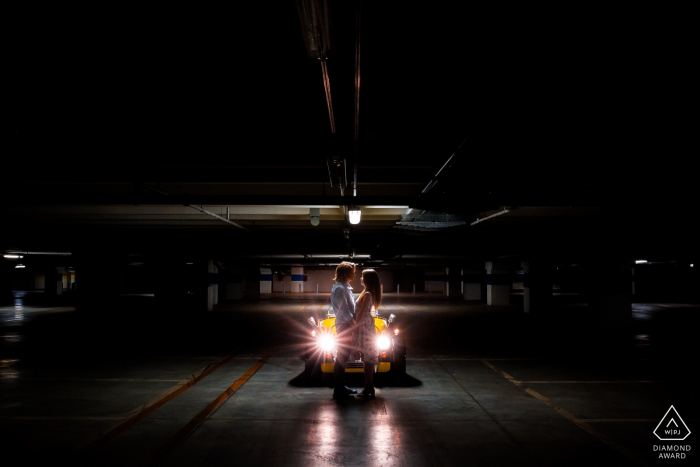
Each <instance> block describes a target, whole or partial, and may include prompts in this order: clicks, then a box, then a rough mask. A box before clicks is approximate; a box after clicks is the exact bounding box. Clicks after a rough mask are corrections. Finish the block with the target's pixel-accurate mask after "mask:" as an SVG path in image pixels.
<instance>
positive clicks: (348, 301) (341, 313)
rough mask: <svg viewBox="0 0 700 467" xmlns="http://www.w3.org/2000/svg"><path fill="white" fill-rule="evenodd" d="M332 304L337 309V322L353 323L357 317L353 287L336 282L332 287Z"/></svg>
mask: <svg viewBox="0 0 700 467" xmlns="http://www.w3.org/2000/svg"><path fill="white" fill-rule="evenodd" d="M331 306H333V309H334V310H335V322H336V323H352V322H353V321H354V319H355V299H354V298H353V297H352V287H350V286H349V285H347V284H344V283H342V282H336V283H335V284H333V288H332V289H331Z"/></svg>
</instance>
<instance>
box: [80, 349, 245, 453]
mask: <svg viewBox="0 0 700 467" xmlns="http://www.w3.org/2000/svg"><path fill="white" fill-rule="evenodd" d="M239 351H240V348H239V349H237V350H236V351H234V352H231V353H230V354H228V355H227V356H226V357H224V358H223V359H222V360H220V361H218V362H217V363H215V364H213V365H207V366H206V367H204V368H203V369H202V370H200V371H198V372H197V373H195V374H193V375H192V378H188V379H186V380H184V381H181V382H180V383H179V384H176V385H175V386H173V387H172V388H170V389H168V390H167V391H165V392H163V393H162V394H160V395H158V396H156V397H155V398H154V399H152V400H151V401H150V402H147V403H146V404H144V405H143V406H141V407H138V408H136V409H134V410H132V411H131V412H130V413H129V414H127V415H126V417H123V419H122V421H121V422H119V423H117V424H116V425H115V426H113V427H112V428H110V429H109V430H108V431H107V432H106V433H105V434H104V435H102V436H101V437H100V438H98V439H96V440H95V441H93V442H91V443H89V444H87V445H86V446H84V447H82V448H80V449H78V452H80V451H91V450H94V449H96V448H98V447H100V446H103V445H104V444H106V443H107V442H109V441H110V440H112V439H114V438H116V437H117V436H119V435H120V434H122V433H124V432H125V431H126V430H128V429H129V428H131V427H132V426H133V425H134V424H135V423H136V422H138V421H139V420H142V419H144V418H146V417H147V416H148V415H150V414H152V413H153V412H154V411H155V410H157V409H158V408H159V407H162V406H163V405H165V404H166V403H167V402H169V401H171V400H173V399H175V398H176V397H177V396H179V395H180V394H182V393H183V392H185V391H187V390H188V389H189V388H191V387H192V386H194V385H195V384H197V383H198V382H200V381H202V380H203V379H204V378H206V377H207V376H209V375H210V374H212V373H214V372H215V371H216V370H218V369H219V368H221V367H222V366H223V365H224V364H226V363H227V362H229V361H230V360H231V359H232V358H233V357H234V356H235V355H236V354H237V353H238V352H239Z"/></svg>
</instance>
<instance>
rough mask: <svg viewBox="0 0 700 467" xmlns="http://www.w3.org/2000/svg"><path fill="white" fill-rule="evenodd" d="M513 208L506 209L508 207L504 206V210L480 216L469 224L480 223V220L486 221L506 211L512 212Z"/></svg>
mask: <svg viewBox="0 0 700 467" xmlns="http://www.w3.org/2000/svg"><path fill="white" fill-rule="evenodd" d="M512 210H513V208H511V209H506V207H505V206H503V211H500V212H497V213H496V214H491V215H490V216H486V217H482V218H481V219H478V218H477V219H476V220H475V221H474V222H472V223H471V224H469V225H476V224H478V223H480V222H484V221H486V220H489V219H493V218H494V217H497V216H502V215H503V214H505V213H507V212H510V211H512Z"/></svg>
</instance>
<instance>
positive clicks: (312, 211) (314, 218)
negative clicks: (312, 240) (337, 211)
mask: <svg viewBox="0 0 700 467" xmlns="http://www.w3.org/2000/svg"><path fill="white" fill-rule="evenodd" d="M309 216H310V217H311V225H313V226H314V227H316V226H317V225H318V224H320V221H319V220H318V218H319V217H320V216H321V209H320V208H309Z"/></svg>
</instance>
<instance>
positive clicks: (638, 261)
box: [634, 259, 648, 264]
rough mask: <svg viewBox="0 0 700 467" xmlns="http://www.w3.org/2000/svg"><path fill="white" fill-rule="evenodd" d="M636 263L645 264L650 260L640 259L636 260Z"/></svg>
mask: <svg viewBox="0 0 700 467" xmlns="http://www.w3.org/2000/svg"><path fill="white" fill-rule="evenodd" d="M634 263H635V264H644V263H648V261H647V260H645V259H638V260H637V261H635V262H634Z"/></svg>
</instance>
